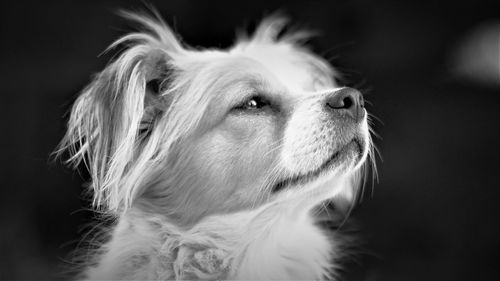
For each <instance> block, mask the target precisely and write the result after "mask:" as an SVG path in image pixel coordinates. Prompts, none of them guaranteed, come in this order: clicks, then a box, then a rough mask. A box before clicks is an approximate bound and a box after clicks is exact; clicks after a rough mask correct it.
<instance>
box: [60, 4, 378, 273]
mask: <svg viewBox="0 0 500 281" xmlns="http://www.w3.org/2000/svg"><path fill="white" fill-rule="evenodd" d="M123 15H124V16H125V17H127V18H128V19H130V20H132V21H135V22H137V23H138V24H139V25H140V26H141V27H142V29H140V30H139V31H137V32H133V33H129V34H127V35H125V36H123V37H121V38H120V39H118V40H117V41H116V42H114V43H113V44H112V45H111V46H110V47H109V48H110V49H113V48H116V47H117V46H125V48H124V50H123V51H122V52H121V53H119V54H118V55H117V56H116V57H115V59H114V60H112V62H110V64H109V65H108V66H107V67H106V68H105V69H104V70H103V71H102V72H100V73H98V74H97V75H96V76H95V78H94V79H93V81H92V82H91V83H90V85H89V86H88V87H87V88H85V89H84V90H83V92H82V93H81V94H80V95H79V97H78V98H77V100H76V101H75V103H74V105H73V107H72V109H71V113H70V117H69V121H68V128H67V132H66V135H65V136H64V138H63V140H62V141H61V144H60V146H59V149H58V152H59V154H69V157H68V159H67V162H68V163H69V164H70V165H73V166H74V167H78V166H80V165H81V164H82V163H83V164H84V165H85V166H86V168H87V169H88V171H89V174H90V177H91V182H90V186H91V190H92V192H93V204H94V206H95V207H96V209H97V210H98V211H99V212H101V213H104V214H107V215H108V216H110V217H112V218H114V220H115V221H116V224H115V225H114V226H113V228H112V229H111V230H109V233H108V234H109V239H107V241H106V242H105V243H103V244H102V245H101V246H100V248H99V251H98V253H96V254H95V255H94V258H93V259H91V260H90V261H87V268H86V270H85V271H84V272H83V274H82V276H81V278H82V279H85V280H195V279H196V280H221V279H224V280H325V279H335V278H337V274H336V270H335V269H336V268H338V267H339V264H338V263H337V259H338V257H340V256H341V255H342V250H341V249H342V241H341V240H338V239H336V238H335V235H332V234H331V233H329V232H328V231H327V230H325V229H322V228H321V227H320V225H319V221H318V217H317V214H318V206H319V207H321V206H322V205H324V204H325V202H329V201H330V200H332V199H335V198H347V199H348V200H350V201H353V200H354V199H353V198H355V197H356V193H357V191H358V190H359V185H360V182H361V181H362V178H363V172H364V171H365V167H366V164H367V163H369V162H370V160H369V159H371V157H370V155H371V152H372V148H373V146H372V141H371V137H370V130H369V126H368V113H367V111H366V109H365V107H364V100H363V96H362V94H361V93H360V92H359V91H358V90H356V89H353V88H349V87H343V86H340V85H339V84H338V83H337V82H336V81H337V80H336V79H337V77H339V74H338V73H337V72H336V71H335V70H334V68H333V67H332V66H331V65H330V64H329V63H328V62H327V61H326V60H325V59H323V58H321V57H320V56H318V55H316V54H314V53H313V52H312V51H311V50H310V49H308V47H307V46H306V44H305V41H306V40H307V39H308V38H309V37H310V36H311V33H310V32H308V31H304V30H296V31H285V29H286V26H287V19H286V18H285V17H282V16H277V15H274V16H269V17H267V18H264V19H263V20H262V21H261V23H260V24H259V25H258V26H257V28H256V30H255V31H254V32H253V34H251V35H248V34H240V35H239V36H238V38H237V40H236V43H235V44H234V45H233V46H232V47H230V48H228V49H225V50H219V49H200V48H193V47H190V46H188V45H187V44H185V43H184V42H182V41H181V40H180V39H179V37H178V36H177V35H176V34H175V33H174V32H173V31H172V30H171V29H170V28H169V27H168V25H167V24H165V22H164V21H163V20H162V19H161V17H160V16H159V15H158V14H157V13H152V14H148V13H146V14H141V13H132V12H123ZM367 159H368V160H367Z"/></svg>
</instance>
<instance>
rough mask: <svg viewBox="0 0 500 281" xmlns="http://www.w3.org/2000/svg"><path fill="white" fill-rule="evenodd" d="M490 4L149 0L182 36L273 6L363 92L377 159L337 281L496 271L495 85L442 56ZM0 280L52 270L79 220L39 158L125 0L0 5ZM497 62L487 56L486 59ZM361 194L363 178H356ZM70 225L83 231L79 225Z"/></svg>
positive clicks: (45, 159) (228, 32) (71, 195)
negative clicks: (471, 78)
mask: <svg viewBox="0 0 500 281" xmlns="http://www.w3.org/2000/svg"><path fill="white" fill-rule="evenodd" d="M495 2H496V1H467V2H459V1H429V2H424V1H414V2H404V1H393V2H390V1H368V0H366V1H324V2H323V1H311V2H299V1H270V0H267V1H252V2H247V3H238V1H220V2H215V1H197V2H195V1H152V3H153V4H154V6H156V7H157V8H158V10H159V11H160V12H161V14H162V15H163V16H164V18H165V19H166V21H167V22H168V23H170V24H171V25H173V26H175V29H176V30H177V31H178V32H179V33H180V34H181V35H182V37H183V38H184V40H185V41H186V42H188V43H189V44H191V45H194V46H205V47H211V46H215V47H227V46H229V45H230V44H231V43H232V38H233V35H234V30H235V28H236V27H245V26H247V27H252V26H254V24H255V22H256V21H257V20H258V19H260V18H262V16H263V15H265V14H268V13H270V12H273V11H276V10H282V11H283V12H285V13H286V14H288V15H289V16H290V17H291V18H292V20H293V23H298V24H303V25H305V26H308V27H310V28H313V29H318V30H321V31H322V36H321V37H318V38H316V39H314V40H312V42H311V44H312V46H313V48H314V50H316V51H317V52H319V53H321V54H323V55H325V56H326V57H327V58H329V59H331V61H332V63H334V64H335V65H337V66H339V69H340V71H341V72H343V73H345V78H346V80H345V81H346V82H347V83H350V84H351V85H361V86H362V89H369V91H367V94H366V99H367V100H369V101H370V102H371V103H372V105H371V106H369V108H368V109H369V110H370V111H371V112H372V113H373V114H374V115H375V116H377V117H378V118H380V119H381V120H382V122H383V123H382V122H378V121H376V122H375V126H374V128H375V130H376V131H377V132H378V133H379V134H380V135H381V136H382V139H376V144H377V145H378V147H379V149H380V151H381V154H382V156H383V161H380V159H379V160H378V164H379V174H380V181H379V183H378V184H375V187H374V191H373V193H372V194H371V193H370V192H367V193H366V194H365V196H364V199H363V201H362V203H361V204H360V205H359V206H358V207H357V209H356V210H355V211H354V213H353V215H352V219H353V221H356V222H357V225H358V228H359V233H360V235H361V237H362V238H363V241H364V243H363V246H362V248H363V249H364V250H363V251H361V252H360V253H358V254H357V256H356V258H355V259H352V260H351V262H350V263H349V264H348V265H347V273H345V277H346V278H347V279H348V280H370V281H371V280H500V273H499V267H498V266H499V265H500V263H499V258H500V257H499V254H500V245H499V241H500V227H499V221H500V220H499V219H498V215H497V214H498V213H499V211H500V202H499V199H500V196H499V195H500V194H499V193H500V192H499V189H500V187H499V186H498V173H499V172H500V171H499V164H498V163H499V162H498V161H499V158H500V157H499V156H500V153H499V150H498V144H499V141H498V140H499V138H500V126H499V123H498V121H497V120H499V119H500V118H499V117H500V110H499V109H498V102H499V101H500V99H499V94H500V88H499V87H498V86H494V85H486V84H480V83H472V82H467V81H468V80H465V79H462V78H458V77H457V76H456V75H453V72H452V71H451V70H452V68H451V65H452V61H450V56H451V54H453V51H454V50H455V49H456V48H457V44H458V42H460V40H461V38H463V36H464V34H465V33H466V32H467V31H468V30H471V28H473V27H475V26H476V25H477V24H480V23H482V22H485V21H487V20H496V21H498V20H499V19H500V14H499V12H500V10H499V9H498V8H496V7H495ZM0 5H1V6H0V22H1V24H0V29H1V41H0V42H1V43H0V50H1V51H0V74H1V75H0V77H1V78H0V79H1V80H0V81H1V83H0V91H1V92H0V93H1V98H0V99H1V100H0V104H1V108H0V112H1V113H0V114H1V115H0V116H1V118H0V120H1V121H0V122H1V124H2V126H1V128H2V129H1V138H0V141H1V146H0V147H1V158H2V161H1V163H2V166H1V169H0V170H1V173H2V176H1V181H0V182H1V185H2V186H1V189H0V227H1V228H0V279H2V280H4V279H54V278H61V277H60V275H59V273H60V272H61V269H62V268H63V266H62V265H64V263H65V261H66V259H67V258H66V257H67V254H68V253H69V252H70V251H71V250H72V249H74V248H75V247H76V245H77V242H78V241H79V240H80V239H81V238H82V235H83V233H84V230H88V229H85V228H82V226H83V225H85V224H86V223H88V222H89V221H90V220H91V218H92V217H93V214H92V212H90V211H84V210H85V209H86V208H88V207H89V204H88V202H87V201H85V200H83V199H82V196H81V193H82V190H83V188H82V183H83V179H82V177H80V176H79V175H78V174H77V173H75V172H73V171H71V170H69V169H68V168H65V167H63V166H62V165H61V164H60V163H59V162H54V163H52V162H50V160H49V156H50V153H51V151H53V150H54V148H55V147H56V145H57V143H58V141H59V140H60V139H61V137H62V135H63V133H64V121H65V119H64V117H63V116H64V114H65V112H66V111H67V110H68V109H69V106H70V104H71V102H72V101H73V100H74V97H75V95H76V94H77V93H78V91H79V90H80V89H82V88H83V87H84V86H85V85H86V84H87V83H88V82H89V79H90V75H91V74H92V73H95V72H97V71H99V70H101V69H103V67H104V66H105V64H106V62H107V61H108V59H109V58H110V55H104V56H100V57H98V54H99V53H101V52H102V51H103V50H104V49H105V48H106V47H107V46H108V45H109V44H110V43H111V42H112V41H113V40H115V39H116V38H117V37H118V36H120V35H123V34H124V32H126V31H128V30H130V25H129V24H128V23H126V22H125V21H124V20H123V19H121V18H119V17H118V16H116V14H114V11H116V9H118V8H128V9H137V8H143V7H144V5H143V4H142V2H139V1H96V2H90V1H59V2H45V1H30V2H28V1H17V2H15V3H14V2H11V3H8V2H5V1H4V2H2V4H0ZM496 59H498V57H497V58H496ZM368 191H369V189H368ZM82 229H83V230H82Z"/></svg>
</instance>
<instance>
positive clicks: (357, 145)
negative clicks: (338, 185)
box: [272, 137, 366, 193]
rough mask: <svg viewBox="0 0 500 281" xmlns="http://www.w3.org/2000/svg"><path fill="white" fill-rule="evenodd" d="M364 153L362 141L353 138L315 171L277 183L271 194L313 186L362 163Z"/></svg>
mask: <svg viewBox="0 0 500 281" xmlns="http://www.w3.org/2000/svg"><path fill="white" fill-rule="evenodd" d="M365 153H366V151H365V145H364V140H363V139H361V138H358V137H354V138H353V139H352V140H351V141H349V142H348V143H347V144H346V145H344V146H342V147H341V148H340V149H338V150H337V151H335V152H334V153H333V154H332V155H330V157H328V158H327V160H325V161H324V162H323V163H322V164H321V165H320V166H319V167H318V168H316V169H315V170H312V171H309V172H307V173H302V174H299V175H296V176H293V177H289V178H285V179H282V180H280V181H278V182H277V183H276V184H275V185H274V186H273V189H272V192H273V193H278V192H280V191H282V190H285V189H290V188H294V187H298V186H304V185H308V184H313V183H314V182H316V181H319V180H321V179H323V178H328V177H330V176H331V175H332V174H335V173H336V172H345V171H346V170H347V169H349V168H350V167H354V166H356V165H357V164H358V163H359V162H360V161H362V160H363V155H364V154H365Z"/></svg>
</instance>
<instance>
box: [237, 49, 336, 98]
mask: <svg viewBox="0 0 500 281" xmlns="http://www.w3.org/2000/svg"><path fill="white" fill-rule="evenodd" d="M230 54H231V53H230ZM232 54H236V55H237V56H243V57H246V58H248V59H249V60H251V61H253V63H254V65H255V66H256V67H255V69H256V70H257V69H262V70H265V72H266V73H267V74H270V75H272V76H273V78H274V79H275V80H276V81H277V82H278V83H279V84H281V86H283V87H285V88H286V89H287V93H288V94H290V95H304V94H307V93H308V92H313V91H315V90H317V89H316V88H317V86H318V85H317V82H318V81H319V80H325V79H324V77H326V76H328V77H329V76H331V73H327V72H329V69H328V70H327V71H325V72H323V73H319V72H320V71H319V70H318V69H317V68H314V67H312V65H313V64H314V62H312V61H311V59H312V58H314V57H313V56H311V55H309V54H307V53H305V52H303V51H300V50H298V49H295V48H293V47H292V46H291V45H287V44H253V45H250V46H247V47H246V48H240V49H238V52H234V53H232ZM266 73H263V74H264V75H265V74H266ZM328 80H329V79H328ZM328 86H333V85H328Z"/></svg>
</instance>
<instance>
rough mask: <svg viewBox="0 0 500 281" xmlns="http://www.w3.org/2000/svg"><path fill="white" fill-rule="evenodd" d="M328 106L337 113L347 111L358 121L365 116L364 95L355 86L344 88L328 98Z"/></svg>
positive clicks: (329, 109) (346, 112)
mask: <svg viewBox="0 0 500 281" xmlns="http://www.w3.org/2000/svg"><path fill="white" fill-rule="evenodd" d="M326 108H327V110H328V111H332V112H335V113H345V114H347V115H349V116H351V117H352V118H353V119H354V120H355V121H356V122H360V121H361V120H363V117H365V109H364V108H365V103H364V100H363V95H361V93H360V92H359V91H358V90H356V89H353V88H347V87H345V88H342V89H340V90H338V91H336V92H334V93H332V94H330V95H329V96H328V97H327V98H326Z"/></svg>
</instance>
